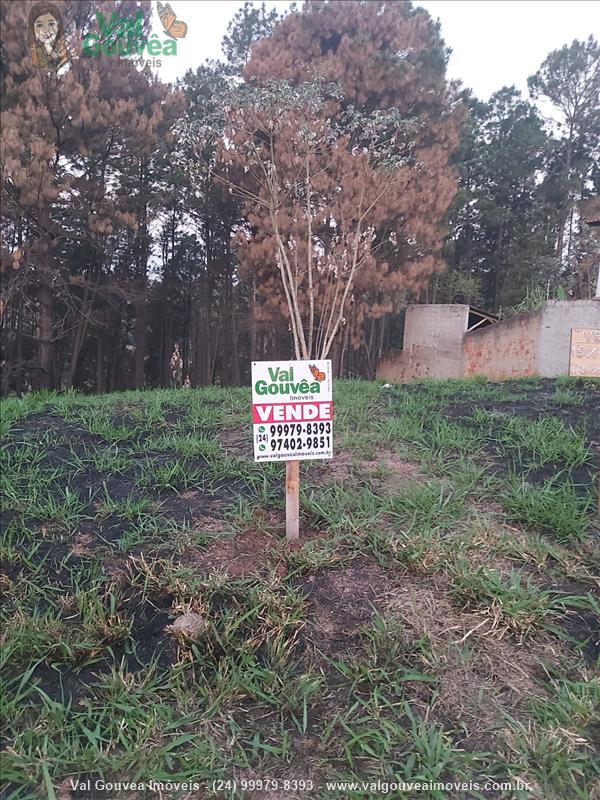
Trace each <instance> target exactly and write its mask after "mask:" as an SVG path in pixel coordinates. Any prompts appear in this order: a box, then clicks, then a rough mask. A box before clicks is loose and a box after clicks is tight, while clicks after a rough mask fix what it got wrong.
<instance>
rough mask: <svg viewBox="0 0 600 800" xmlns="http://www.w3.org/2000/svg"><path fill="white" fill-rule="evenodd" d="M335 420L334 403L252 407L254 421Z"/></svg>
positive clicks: (260, 405)
mask: <svg viewBox="0 0 600 800" xmlns="http://www.w3.org/2000/svg"><path fill="white" fill-rule="evenodd" d="M331 419H333V403H331V402H327V403H269V404H262V403H261V404H256V405H253V406H252V421H253V422H254V424H255V425H258V424H260V423H261V422H263V423H264V422H328V421H329V420H331Z"/></svg>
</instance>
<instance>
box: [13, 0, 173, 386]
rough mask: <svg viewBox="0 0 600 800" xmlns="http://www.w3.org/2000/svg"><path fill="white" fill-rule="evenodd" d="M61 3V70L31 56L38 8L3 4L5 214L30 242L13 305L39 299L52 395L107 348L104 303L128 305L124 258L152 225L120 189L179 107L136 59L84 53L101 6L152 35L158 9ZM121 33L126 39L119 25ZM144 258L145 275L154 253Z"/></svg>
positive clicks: (41, 363)
mask: <svg viewBox="0 0 600 800" xmlns="http://www.w3.org/2000/svg"><path fill="white" fill-rule="evenodd" d="M58 5H59V7H60V11H61V13H62V17H63V20H64V24H65V30H66V33H67V35H68V46H69V53H70V55H71V58H70V60H69V61H68V62H67V63H66V64H65V65H64V66H63V67H62V68H61V70H60V71H59V72H56V71H51V70H41V69H37V68H35V67H34V65H33V64H32V62H31V57H30V55H29V54H28V53H27V52H26V41H25V37H24V36H23V35H22V34H23V30H25V29H26V15H27V11H28V7H27V6H25V5H23V4H14V3H11V4H5V5H3V6H2V14H3V19H2V21H3V30H4V31H5V40H4V42H3V45H4V50H3V54H2V62H3V77H4V82H3V87H2V101H3V102H2V106H3V113H2V128H3V141H2V144H3V152H2V167H3V182H2V193H3V213H4V214H5V217H4V219H5V220H6V221H7V226H6V230H7V232H8V231H10V230H15V229H16V230H19V231H20V233H19V235H18V236H17V239H19V240H21V241H22V246H21V247H19V248H17V249H19V252H20V257H19V264H20V270H19V275H18V279H17V282H15V280H10V281H8V287H7V291H8V292H9V297H10V302H11V303H17V304H19V303H21V304H23V303H24V302H26V303H29V304H32V303H33V310H34V318H33V321H34V325H33V326H32V327H33V331H32V338H33V339H35V340H36V341H37V366H38V367H39V369H40V371H41V380H40V383H41V385H43V386H45V387H47V388H54V387H56V386H59V385H60V384H61V383H63V378H64V382H66V383H67V384H68V385H70V384H73V383H74V381H75V378H76V374H77V371H78V368H79V364H80V363H81V355H82V353H83V351H84V349H85V348H86V347H88V346H89V345H90V343H91V339H90V335H89V334H90V330H92V331H94V333H95V334H96V336H97V338H98V343H99V345H98V351H99V352H100V350H101V349H102V348H101V328H102V326H103V315H102V313H101V311H100V309H101V307H102V303H103V302H107V301H109V299H111V298H112V300H114V299H115V297H116V296H117V295H120V297H121V302H123V300H124V299H125V290H124V287H123V286H118V285H117V282H116V281H115V280H114V272H113V270H114V267H115V258H116V256H117V254H118V253H119V252H121V253H123V252H124V251H125V250H126V248H123V242H124V241H127V240H129V239H131V236H130V234H131V235H133V238H134V239H135V240H136V241H137V242H138V243H141V242H142V239H143V237H144V235H145V230H146V228H145V220H144V216H143V212H142V214H140V207H139V206H138V207H137V208H132V207H131V204H130V202H129V198H127V197H126V196H125V195H124V193H123V192H121V191H120V188H121V187H122V186H123V180H122V179H123V176H124V175H125V173H126V172H127V171H128V169H129V167H128V166H127V165H128V164H129V163H130V162H131V161H132V160H134V161H137V162H138V163H139V162H140V160H142V161H143V160H144V159H146V160H148V159H149V158H150V155H149V154H150V153H152V150H153V146H154V143H155V142H156V141H157V140H158V139H159V138H160V137H162V136H164V135H165V132H166V131H167V130H168V128H169V126H170V125H171V123H172V118H173V116H174V115H175V114H176V113H177V105H178V102H179V101H178V98H177V96H176V95H175V94H174V93H173V92H172V91H171V90H170V89H169V88H168V87H166V86H164V85H162V84H160V83H159V82H158V81H155V80H153V79H152V77H151V75H150V73H149V71H140V70H138V69H137V67H136V65H135V64H134V62H133V61H131V60H129V59H126V58H121V57H119V56H112V57H108V56H106V57H104V56H103V57H86V56H85V53H83V54H82V52H81V47H80V45H81V40H82V39H83V37H84V36H85V35H86V34H87V33H88V32H89V31H91V30H95V27H94V26H95V19H94V17H93V13H92V12H93V11H97V12H100V13H103V14H104V15H105V17H106V18H110V16H111V14H112V13H113V12H115V11H116V13H117V16H121V15H122V16H125V17H126V16H131V15H134V14H135V13H136V12H139V11H140V10H141V13H142V21H143V24H144V26H145V27H146V30H147V23H148V19H149V14H150V5H149V3H143V4H142V6H141V7H140V6H139V4H138V3H136V2H132V0H122V2H119V3H117V4H115V3H112V2H104V0H103V2H99V3H97V4H96V5H95V6H94V7H93V9H92V5H91V4H89V3H74V2H63V3H59V4H58ZM110 35H111V36H112V37H113V39H115V38H118V36H119V35H120V34H119V32H118V31H117V30H116V28H115V30H113V31H112V33H111V34H110ZM12 252H13V254H14V252H15V251H14V250H13V251H12ZM138 253H139V256H140V258H139V260H138V266H139V269H142V268H143V267H142V266H141V265H142V262H143V260H144V258H147V250H144V249H143V248H142V249H140V248H138ZM127 266H129V265H127ZM15 287H16V288H17V289H18V291H16V292H15V291H12V289H13V288H15ZM29 307H30V308H31V305H30V306H29ZM139 307H140V306H138V308H139ZM140 313H141V312H140ZM66 364H67V365H68V366H67V367H66V370H65V365H66ZM64 372H66V377H65V376H64V375H63V373H64Z"/></svg>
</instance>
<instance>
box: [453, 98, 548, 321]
mask: <svg viewBox="0 0 600 800" xmlns="http://www.w3.org/2000/svg"><path fill="white" fill-rule="evenodd" d="M470 104H471V121H470V126H469V129H468V132H467V135H466V136H465V138H464V140H463V146H462V148H461V151H460V152H459V153H458V154H457V155H458V160H457V163H458V166H459V170H460V191H459V194H458V195H457V198H456V200H455V203H454V206H453V208H452V212H451V218H450V223H451V231H452V232H451V235H450V237H449V240H448V242H447V244H446V248H445V253H446V255H447V257H448V259H449V262H450V264H451V267H452V270H453V273H454V274H455V277H454V278H453V279H451V278H450V277H449V276H448V277H447V278H446V279H445V281H444V287H443V288H444V289H445V290H446V291H450V292H453V291H454V292H455V293H456V292H457V293H458V296H459V299H461V298H462V299H463V300H464V299H467V301H471V300H472V297H470V296H469V294H470V292H472V293H474V294H475V296H477V293H478V292H477V289H478V288H479V290H480V292H481V295H482V299H483V301H484V304H485V305H487V306H489V307H490V308H492V309H494V310H496V311H497V310H498V309H499V308H500V306H506V305H510V304H512V303H515V302H518V301H519V300H521V299H522V297H521V294H520V293H521V291H522V290H523V289H524V287H525V286H526V285H527V283H528V282H529V281H531V280H533V279H534V276H535V277H540V276H542V275H543V276H544V279H546V278H549V277H550V275H549V274H548V273H547V267H548V255H549V253H551V252H552V247H553V245H552V242H551V241H550V239H551V237H549V236H548V235H547V231H546V230H545V227H544V225H545V222H546V221H547V220H548V214H547V213H542V212H543V211H545V210H546V209H545V208H543V207H542V205H541V200H542V196H543V195H542V193H541V187H540V175H542V174H543V172H544V170H545V169H546V165H547V161H548V156H549V153H550V146H551V142H550V139H549V137H548V136H547V134H546V133H545V131H544V127H543V123H542V120H541V119H540V117H539V115H538V113H537V112H536V110H535V108H534V107H533V106H532V105H531V103H529V102H528V101H526V100H523V98H522V97H521V96H520V93H519V92H518V91H517V90H516V89H515V88H514V87H504V88H503V89H500V90H499V91H498V92H496V93H495V94H493V95H492V97H491V98H490V100H489V102H488V103H481V102H480V101H477V100H471V101H470ZM459 276H460V279H459ZM469 278H470V279H471V280H473V279H474V280H475V281H476V282H477V283H476V284H472V283H471V284H470V283H469V280H468V279H469ZM465 290H466V292H465ZM469 290H470V292H469ZM446 299H448V298H447V297H446ZM454 299H455V296H451V297H450V300H454Z"/></svg>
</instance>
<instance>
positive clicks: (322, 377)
mask: <svg viewBox="0 0 600 800" xmlns="http://www.w3.org/2000/svg"><path fill="white" fill-rule="evenodd" d="M308 368H309V370H310V371H311V372H312V376H313V378H314V379H315V380H316V381H324V380H325V373H324V372H321V371H320V370H319V369H318V368H317V366H316V365H315V364H309V365H308Z"/></svg>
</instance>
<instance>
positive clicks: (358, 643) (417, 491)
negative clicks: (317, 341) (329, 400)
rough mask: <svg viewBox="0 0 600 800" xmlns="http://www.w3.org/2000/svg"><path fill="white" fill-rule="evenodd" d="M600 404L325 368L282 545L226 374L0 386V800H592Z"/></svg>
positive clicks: (545, 386) (278, 505) (545, 385)
mask: <svg viewBox="0 0 600 800" xmlns="http://www.w3.org/2000/svg"><path fill="white" fill-rule="evenodd" d="M599 405H600V386H599V385H598V383H597V382H593V381H587V380H586V381H577V380H558V381H545V380H524V381H511V382H506V383H502V384H494V383H490V382H486V381H484V380H481V379H475V380H470V381H444V382H423V383H418V384H414V385H412V386H410V387H409V386H403V387H394V388H392V389H388V390H386V389H383V388H382V387H381V385H380V384H378V383H366V382H361V381H346V382H340V383H338V384H337V386H336V421H335V452H336V457H335V459H334V460H333V461H332V462H314V463H309V464H306V463H305V464H303V465H302V493H301V511H302V540H301V542H300V544H299V545H298V546H294V547H291V546H288V545H287V544H286V542H285V535H284V524H285V514H284V509H283V504H282V503H283V496H282V494H283V493H282V480H283V465H281V464H270V465H260V466H258V465H256V464H254V463H253V462H252V460H251V455H250V454H251V442H250V424H249V413H248V411H249V394H248V391H247V390H245V389H222V388H217V387H209V388H206V389H198V390H179V391H175V390H173V391H144V392H124V393H121V394H115V395H110V396H79V395H77V394H74V393H66V394H64V395H60V396H59V395H55V394H50V393H38V394H34V395H29V396H27V397H24V398H22V399H15V398H9V399H7V400H6V401H4V402H3V404H2V425H1V427H2V436H3V442H2V450H1V452H0V467H1V470H0V486H1V489H2V539H1V541H0V555H1V558H2V570H1V572H0V599H1V601H2V607H1V611H0V614H1V623H2V636H3V638H2V650H1V653H0V659H1V667H2V674H3V681H2V686H1V689H2V698H1V699H2V713H3V718H4V723H3V727H2V735H3V738H2V777H3V782H4V787H5V789H4V790H3V791H4V795H3V796H5V797H7V798H8V797H10V798H11V799H12V798H14V800H25V798H27V799H28V798H32V797H49V798H61V799H62V798H65V799H68V798H72V800H75V797H76V794H75V793H73V791H72V781H75V780H76V779H77V778H80V779H81V780H84V779H87V778H91V779H93V780H94V779H97V778H102V779H104V780H112V781H138V782H144V781H145V782H149V781H151V780H154V781H167V780H170V781H175V782H180V783H186V782H187V783H197V784H199V788H198V789H191V790H184V789H180V790H177V789H168V790H163V792H162V796H163V797H171V796H172V797H198V798H209V797H221V798H223V797H229V798H250V799H251V800H252V798H258V797H261V798H263V797H269V798H273V799H275V798H282V797H285V798H286V799H287V798H291V799H292V800H294V798H300V797H315V798H319V799H320V798H335V797H339V798H344V800H346V798H350V797H351V798H371V797H376V796H381V791H382V789H381V785H382V784H391V783H393V782H394V781H395V782H398V781H430V782H433V783H432V784H431V785H430V786H429V788H428V789H426V790H425V791H422V792H420V794H419V797H424V798H440V800H442V799H443V798H449V797H458V796H464V797H473V798H488V797H489V798H492V797H500V796H502V797H514V798H515V799H516V800H521V798H529V797H530V798H536V799H539V800H548V799H549V800H553V799H555V800H563V799H564V798H566V797H569V798H570V797H573V798H582V799H583V800H593V798H595V797H597V794H595V793H594V792H595V788H594V787H595V786H596V784H597V782H598V780H599V779H600V768H599V767H598V759H597V749H598V744H599V734H598V725H597V720H598V718H599V712H600V686H599V684H598V666H600V664H599V652H600V632H599V631H600V605H599V603H598V599H597V597H598V588H599V579H598V567H599V559H598V534H599V533H600V528H599V525H598V517H597V516H596V507H595V504H596V496H597V488H596V485H595V480H596V477H597V474H598V469H599V467H600V459H599V454H598V442H599V441H600V415H598V413H597V409H598V406H599ZM186 619H188V620H190V619H191V620H194V621H196V623H197V624H196V627H195V628H194V629H186V628H182V625H183V622H185V620H186ZM176 621H177V625H173V623H174V622H176ZM198 621H199V622H198ZM192 630H193V632H190V631H192ZM182 631H183V632H182ZM186 631H187V632H186ZM265 778H269V779H271V780H272V781H278V782H279V783H278V784H276V783H272V784H271V785H270V786H269V787H268V791H267V787H266V786H265V785H264V784H263V786H262V788H261V787H260V785H259V784H257V783H256V781H258V780H260V779H263V780H264V779H265ZM517 779H518V780H519V781H521V784H520V786H521V788H517ZM215 780H223V781H228V780H229V781H230V783H224V784H223V785H222V786H221V789H220V790H219V789H218V788H217V787H216V786H215V785H213V781H215ZM284 780H292V781H293V780H296V781H304V782H305V783H304V784H300V783H297V784H285V785H284V784H283V781H284ZM336 781H339V782H357V783H356V785H355V786H353V787H350V786H348V785H346V786H343V785H342V784H341V783H340V784H339V785H338V786H333V785H332V786H329V787H328V786H327V782H336ZM377 781H380V789H379V790H376V789H375V788H373V786H372V785H371V784H376V782H377ZM449 781H467V782H468V781H471V782H473V783H478V784H479V786H480V788H479V789H477V788H472V789H468V790H465V791H464V792H463V793H462V794H459V792H458V790H454V789H442V788H440V787H439V786H437V787H436V786H435V785H434V783H435V782H449ZM491 781H494V782H496V784H495V785H496V788H494V786H493V785H492V784H491V783H487V782H491ZM253 782H254V783H253ZM306 782H312V784H311V785H312V788H309V786H310V784H307V783H306ZM363 782H364V785H363ZM503 782H504V783H510V782H512V789H510V790H509V789H505V790H500V789H499V788H498V784H500V783H503ZM524 784H527V787H528V788H523V785H524ZM378 791H379V794H378V793H377V792H378ZM186 792H187V793H186ZM111 796H114V797H123V798H124V797H128V798H134V797H135V798H138V797H139V798H141V797H143V796H146V795H144V793H143V792H141V791H134V790H132V791H127V790H123V791H122V792H119V791H115V793H114V795H111ZM152 796H154V795H152ZM156 796H158V794H156ZM399 796H406V797H410V796H412V795H411V794H410V792H408V793H404V794H402V795H399Z"/></svg>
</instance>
